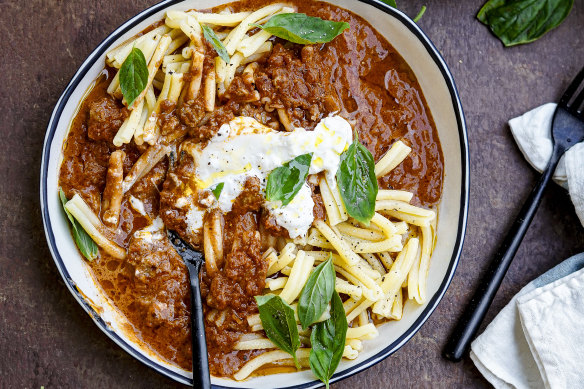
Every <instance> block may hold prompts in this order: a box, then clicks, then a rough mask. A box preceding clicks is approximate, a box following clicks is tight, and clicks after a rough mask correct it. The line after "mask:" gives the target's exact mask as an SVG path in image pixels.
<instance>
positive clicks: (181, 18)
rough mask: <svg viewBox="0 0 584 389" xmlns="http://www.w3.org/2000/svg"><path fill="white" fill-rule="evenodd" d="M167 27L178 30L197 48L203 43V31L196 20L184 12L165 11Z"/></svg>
mask: <svg viewBox="0 0 584 389" xmlns="http://www.w3.org/2000/svg"><path fill="white" fill-rule="evenodd" d="M165 23H166V25H167V26H169V27H172V28H180V29H181V30H182V32H184V34H185V35H186V36H187V37H189V38H190V39H191V41H193V42H194V43H195V45H197V46H201V45H202V42H203V30H202V28H201V25H200V24H199V22H198V21H197V19H196V18H195V17H193V16H191V15H189V14H187V13H186V12H182V11H176V10H170V11H166V20H165Z"/></svg>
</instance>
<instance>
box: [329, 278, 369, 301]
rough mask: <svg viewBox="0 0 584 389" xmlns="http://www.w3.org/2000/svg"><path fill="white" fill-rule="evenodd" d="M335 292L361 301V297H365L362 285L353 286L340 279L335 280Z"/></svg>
mask: <svg viewBox="0 0 584 389" xmlns="http://www.w3.org/2000/svg"><path fill="white" fill-rule="evenodd" d="M335 290H336V291H337V292H339V293H343V294H346V295H349V296H351V297H354V298H356V299H360V298H361V296H363V289H362V288H361V286H360V285H354V284H351V283H350V282H348V281H345V280H343V279H342V278H338V277H337V278H336V280H335Z"/></svg>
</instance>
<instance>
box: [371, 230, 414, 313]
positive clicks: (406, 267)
mask: <svg viewBox="0 0 584 389" xmlns="http://www.w3.org/2000/svg"><path fill="white" fill-rule="evenodd" d="M418 246H419V240H418V238H410V239H409V240H408V242H407V243H406V245H405V247H404V250H402V252H400V253H399V255H398V256H397V259H396V260H395V262H394V263H393V265H392V267H391V269H390V271H389V272H388V273H387V274H386V275H385V277H384V278H383V281H382V283H381V289H382V290H383V292H384V293H385V296H384V298H383V299H381V300H379V301H378V302H376V303H375V305H374V306H373V309H372V311H373V313H376V314H378V315H381V316H384V317H389V316H390V315H391V308H392V306H393V302H394V300H395V298H396V297H397V296H398V294H397V293H398V290H400V289H401V286H402V284H403V282H404V281H405V280H406V278H407V275H408V272H409V271H410V269H411V267H412V265H413V264H414V261H415V259H416V254H417V253H418Z"/></svg>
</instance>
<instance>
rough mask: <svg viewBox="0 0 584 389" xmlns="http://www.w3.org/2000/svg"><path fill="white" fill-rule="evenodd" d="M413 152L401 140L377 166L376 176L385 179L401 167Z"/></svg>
mask: <svg viewBox="0 0 584 389" xmlns="http://www.w3.org/2000/svg"><path fill="white" fill-rule="evenodd" d="M410 151H412V149H411V148H410V147H409V146H407V145H406V144H405V143H403V142H402V141H401V140H398V141H397V142H395V143H394V144H393V145H392V146H391V148H390V149H389V150H388V151H387V153H385V155H384V156H383V158H381V159H380V160H379V162H377V163H376V164H375V176H376V177H383V176H385V175H386V174H387V173H389V172H390V171H392V170H393V169H394V168H395V167H396V166H397V165H399V164H400V163H401V162H402V161H403V160H404V159H405V158H406V157H407V156H408V154H409V153H410Z"/></svg>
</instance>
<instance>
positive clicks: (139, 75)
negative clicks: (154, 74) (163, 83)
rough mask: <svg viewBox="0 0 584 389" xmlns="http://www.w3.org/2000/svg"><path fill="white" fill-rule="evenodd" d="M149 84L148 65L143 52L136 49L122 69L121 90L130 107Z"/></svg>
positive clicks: (131, 52)
mask: <svg viewBox="0 0 584 389" xmlns="http://www.w3.org/2000/svg"><path fill="white" fill-rule="evenodd" d="M147 83H148V65H146V58H144V53H142V50H140V49H138V48H136V47H134V48H133V49H132V51H130V54H129V55H128V57H127V58H126V60H125V61H124V63H123V64H122V67H121V68H120V89H121V90H122V94H123V95H124V99H126V103H128V106H130V105H132V103H133V102H134V100H136V97H138V96H139V95H140V93H142V91H143V90H144V88H146V84H147Z"/></svg>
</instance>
